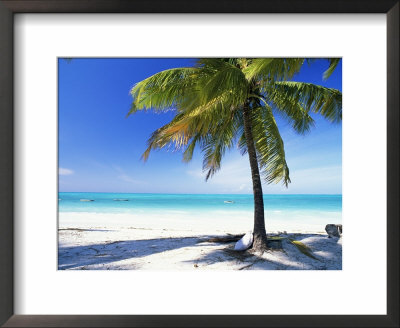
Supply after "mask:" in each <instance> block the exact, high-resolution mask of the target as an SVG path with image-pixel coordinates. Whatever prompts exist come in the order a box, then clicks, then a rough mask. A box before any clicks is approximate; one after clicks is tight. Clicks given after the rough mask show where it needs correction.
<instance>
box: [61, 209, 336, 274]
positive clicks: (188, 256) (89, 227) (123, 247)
mask: <svg viewBox="0 0 400 328" xmlns="http://www.w3.org/2000/svg"><path fill="white" fill-rule="evenodd" d="M239 216H240V215H239ZM239 216H238V217H233V218H227V217H222V218H218V220H216V219H214V218H203V220H199V219H198V218H196V219H193V218H190V219H189V220H188V219H187V218H186V217H184V215H183V214H182V213H181V214H180V213H175V215H174V216H168V217H163V218H162V220H161V219H160V218H159V217H156V216H155V217H149V216H146V217H141V216H140V215H133V214H105V213H104V214H97V213H71V212H61V213H60V215H59V269H61V270H67V269H78V270H96V269H100V270H132V269H139V270H169V271H174V270H257V269H262V270H341V268H342V238H328V236H327V234H326V233H325V231H324V228H325V225H324V224H322V225H320V226H318V225H308V226H302V225H298V224H297V225H296V224H290V225H289V224H287V223H285V224H283V223H279V222H275V223H274V224H273V225H268V220H267V221H266V224H267V233H268V234H269V235H279V236H281V237H283V239H282V247H283V249H281V250H269V251H267V252H266V253H264V254H263V255H259V254H252V253H250V252H236V251H234V250H233V247H234V244H235V243H234V242H230V243H220V242H210V241H208V239H210V238H211V237H215V236H226V235H227V234H243V233H246V232H248V231H251V227H252V222H251V221H252V220H251V219H250V220H249V219H240V217H239ZM328 223H329V222H328ZM293 240H295V241H300V242H301V243H302V244H300V245H305V246H307V247H308V249H309V251H310V252H309V253H308V255H306V254H305V253H304V252H302V251H301V249H300V248H301V247H300V248H299V247H296V246H295V244H294V243H293V242H292V241H293Z"/></svg>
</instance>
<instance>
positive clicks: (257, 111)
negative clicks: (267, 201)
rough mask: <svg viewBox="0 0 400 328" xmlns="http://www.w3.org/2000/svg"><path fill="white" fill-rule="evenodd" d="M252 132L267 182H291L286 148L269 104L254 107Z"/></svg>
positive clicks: (285, 183)
mask: <svg viewBox="0 0 400 328" xmlns="http://www.w3.org/2000/svg"><path fill="white" fill-rule="evenodd" d="M252 124H253V128H252V130H253V131H252V132H253V138H254V145H255V147H256V150H257V159H258V163H259V165H260V170H261V172H262V173H263V175H264V179H265V180H266V181H267V183H272V182H274V183H278V182H279V181H282V182H283V184H284V185H285V186H286V187H287V186H288V184H289V183H290V177H289V167H288V165H287V163H286V157H285V148H284V144H283V140H282V138H281V135H280V133H279V129H278V126H277V124H276V121H275V118H274V115H273V113H272V110H271V108H270V107H269V106H264V107H258V108H253V109H252Z"/></svg>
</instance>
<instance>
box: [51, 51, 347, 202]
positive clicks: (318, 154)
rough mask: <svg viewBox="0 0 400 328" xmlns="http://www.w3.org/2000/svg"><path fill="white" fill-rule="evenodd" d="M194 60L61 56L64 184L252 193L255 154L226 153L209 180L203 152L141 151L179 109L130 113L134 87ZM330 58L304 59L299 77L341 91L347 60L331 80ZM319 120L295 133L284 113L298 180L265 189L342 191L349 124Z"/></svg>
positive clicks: (66, 187)
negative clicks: (187, 156)
mask: <svg viewBox="0 0 400 328" xmlns="http://www.w3.org/2000/svg"><path fill="white" fill-rule="evenodd" d="M193 63H194V60H193V59H183V58H175V59H172V58H170V59H162V58H158V59H156V58H153V59H138V58H137V59H123V58H116V59H109V58H104V59H89V58H88V59H74V60H72V61H71V62H67V61H65V60H59V76H58V78H59V108H58V109H59V112H58V120H59V191H61V192H65V191H81V192H84V191H88V192H136V193H141V192H143V193H245V194H248V193H251V192H252V189H251V186H252V185H251V175H250V169H249V164H248V158H247V157H246V156H241V155H240V153H239V151H238V150H237V149H232V151H230V152H227V153H226V155H225V157H224V159H223V160H222V169H221V170H220V171H219V172H218V173H217V174H216V175H215V176H214V177H213V178H211V179H210V180H209V181H207V182H205V174H204V173H203V172H202V156H201V153H200V151H199V150H197V151H196V152H195V155H194V157H193V160H192V162H190V163H188V164H187V163H183V162H182V155H181V153H176V152H168V151H167V150H160V151H156V152H153V153H152V154H150V158H149V160H148V161H147V162H146V163H144V162H143V161H142V160H141V159H140V156H141V154H142V153H143V151H144V150H145V148H146V141H147V139H148V137H149V136H150V134H151V133H152V132H153V131H154V130H155V129H157V128H159V127H160V126H162V125H164V124H166V123H167V122H169V120H171V118H172V117H173V115H174V114H173V112H169V113H164V114H154V113H150V112H147V113H144V112H139V113H137V114H135V115H133V116H130V117H128V118H126V114H127V112H128V111H129V107H130V104H131V101H132V98H131V96H130V94H129V91H130V89H131V88H132V86H133V85H134V84H135V83H136V82H139V81H141V80H143V79H145V78H147V77H149V76H150V75H152V74H155V73H157V72H159V71H161V70H165V69H168V68H173V67H182V66H191V65H193ZM327 65H328V63H327V61H323V60H320V61H316V62H314V63H313V64H312V65H310V66H309V65H304V66H303V68H302V70H301V71H300V73H299V74H298V75H296V76H295V78H294V80H296V81H303V82H311V83H316V84H320V85H324V86H327V87H331V88H335V89H338V90H340V91H341V90H342V67H341V64H340V65H339V67H338V68H337V69H336V71H335V72H334V74H333V75H332V76H331V77H330V78H329V79H328V80H327V81H324V80H323V79H322V73H323V71H324V70H325V69H326V68H327ZM313 117H314V119H315V122H316V124H315V127H314V128H313V129H312V130H311V132H310V133H308V134H307V135H306V136H299V135H297V134H295V133H294V132H293V131H292V130H291V128H290V126H289V125H288V124H287V123H286V122H284V121H283V120H281V119H279V118H278V120H277V122H278V126H279V129H280V131H281V135H282V138H283V140H284V142H285V150H286V158H287V162H288V165H289V168H290V177H291V180H292V183H291V184H290V185H289V187H288V188H285V187H283V186H282V185H281V184H277V185H275V184H264V185H263V190H264V193H266V194H276V193H279V194H281V193H288V194H301V193H307V194H310V193H311V194H319V193H323V194H340V193H341V192H342V126H341V124H331V123H329V122H328V121H326V120H325V119H323V118H321V117H319V116H317V115H313Z"/></svg>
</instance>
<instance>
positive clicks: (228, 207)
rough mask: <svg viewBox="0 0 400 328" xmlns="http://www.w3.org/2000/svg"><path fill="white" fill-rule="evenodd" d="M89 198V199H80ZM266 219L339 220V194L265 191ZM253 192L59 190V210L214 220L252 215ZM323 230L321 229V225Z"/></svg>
mask: <svg viewBox="0 0 400 328" xmlns="http://www.w3.org/2000/svg"><path fill="white" fill-rule="evenodd" d="M82 200H92V201H82ZM264 209H265V216H266V219H268V220H270V221H272V223H273V222H274V221H275V222H281V223H282V222H287V223H292V224H295V223H296V224H304V225H305V224H308V225H314V226H316V227H321V228H322V227H324V226H325V224H328V223H336V224H337V223H341V220H342V195H304V194H303V195H264ZM253 210H254V205H253V195H228V194H224V195H222V194H211V195H210V194H207V195H205V194H128V193H74V192H61V193H59V211H60V213H68V212H70V213H81V214H83V213H88V214H89V213H90V214H95V213H101V214H132V215H135V216H141V217H149V218H150V217H154V216H156V217H160V218H162V217H175V218H181V219H186V218H189V219H190V218H192V219H196V218H203V217H207V218H210V219H213V220H219V219H221V220H222V219H223V218H224V219H229V218H232V220H233V219H234V218H239V217H241V218H242V217H243V216H245V217H248V219H249V220H252V216H253ZM322 230H323V229H322Z"/></svg>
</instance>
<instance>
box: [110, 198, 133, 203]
mask: <svg viewBox="0 0 400 328" xmlns="http://www.w3.org/2000/svg"><path fill="white" fill-rule="evenodd" d="M113 200H114V201H116V202H127V201H129V199H125V198H116V199H113Z"/></svg>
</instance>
